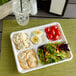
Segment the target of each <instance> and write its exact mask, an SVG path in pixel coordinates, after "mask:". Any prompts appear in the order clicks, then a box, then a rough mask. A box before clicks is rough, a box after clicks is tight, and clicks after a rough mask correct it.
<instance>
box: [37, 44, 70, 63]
mask: <svg viewBox="0 0 76 76" xmlns="http://www.w3.org/2000/svg"><path fill="white" fill-rule="evenodd" d="M66 45H67V44H65V43H48V44H46V45H43V46H40V47H39V48H38V51H37V54H38V57H39V59H40V63H42V64H48V63H53V62H58V61H60V60H64V59H66V58H68V57H70V53H68V52H69V51H68V50H69V48H68V46H67V48H66ZM63 47H64V48H66V49H64V48H63ZM67 49H68V50H67Z"/></svg>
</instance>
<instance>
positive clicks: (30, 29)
mask: <svg viewBox="0 0 76 76" xmlns="http://www.w3.org/2000/svg"><path fill="white" fill-rule="evenodd" d="M53 25H58V28H59V30H60V31H61V37H60V38H59V39H58V40H57V42H63V41H65V42H66V43H68V42H67V40H66V38H65V35H64V33H63V30H62V28H61V25H60V23H58V22H54V23H49V24H45V25H42V26H38V27H34V28H29V29H24V30H21V31H16V32H12V33H11V35H10V39H11V43H12V47H13V52H14V56H15V61H16V65H17V69H18V71H19V72H20V73H26V72H29V71H33V70H37V69H41V68H44V67H47V66H52V65H55V64H59V63H62V62H65V61H69V60H71V59H72V58H73V55H72V52H71V49H70V47H69V49H70V58H67V59H64V60H61V61H59V62H55V63H50V64H46V65H42V64H41V63H39V62H38V66H37V67H35V68H31V69H28V70H24V69H22V68H21V66H20V64H19V61H18V57H17V56H18V54H19V53H20V52H22V51H25V50H26V49H23V50H17V49H16V47H15V45H14V42H13V41H12V37H13V35H14V34H16V33H20V32H24V33H27V34H28V37H30V34H31V32H32V31H34V30H36V29H40V30H44V29H45V27H49V26H53ZM44 36H45V37H46V34H44ZM29 39H30V38H29ZM46 39H47V38H46ZM30 42H31V41H30ZM54 42H56V41H52V40H48V39H47V40H46V41H45V42H43V43H41V44H39V45H34V44H32V42H31V46H30V47H29V48H27V49H35V52H36V55H37V49H38V47H39V46H41V45H43V44H47V43H54ZM37 59H38V61H39V58H38V56H37Z"/></svg>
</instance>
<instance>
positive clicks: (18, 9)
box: [12, 0, 31, 26]
mask: <svg viewBox="0 0 76 76" xmlns="http://www.w3.org/2000/svg"><path fill="white" fill-rule="evenodd" d="M12 4H13V13H14V15H15V17H16V20H17V22H18V24H19V25H22V26H24V25H27V24H28V22H29V14H30V12H31V11H30V2H29V0H22V2H20V0H13V3H12ZM21 4H22V6H21Z"/></svg>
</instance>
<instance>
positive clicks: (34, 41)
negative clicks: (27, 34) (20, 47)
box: [31, 36, 40, 44]
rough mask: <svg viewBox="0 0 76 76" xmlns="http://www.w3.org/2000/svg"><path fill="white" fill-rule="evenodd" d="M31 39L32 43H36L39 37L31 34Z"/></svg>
mask: <svg viewBox="0 0 76 76" xmlns="http://www.w3.org/2000/svg"><path fill="white" fill-rule="evenodd" d="M31 41H32V42H33V43H34V44H38V43H39V42H40V38H39V37H38V36H33V37H32V39H31Z"/></svg>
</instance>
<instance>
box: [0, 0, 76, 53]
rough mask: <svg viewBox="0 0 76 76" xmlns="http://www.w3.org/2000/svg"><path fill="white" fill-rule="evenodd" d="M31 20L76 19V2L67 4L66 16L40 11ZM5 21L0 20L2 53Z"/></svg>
mask: <svg viewBox="0 0 76 76" xmlns="http://www.w3.org/2000/svg"><path fill="white" fill-rule="evenodd" d="M30 18H36V19H39V18H58V19H60V18H61V19H63V18H64V19H65V18H66V19H69V18H76V0H69V1H68V4H67V8H66V11H65V13H64V16H55V15H52V14H49V13H47V12H44V11H42V10H39V12H38V14H37V15H36V16H31V17H30ZM7 19H11V20H12V19H15V17H14V15H9V16H7V17H6V18H4V19H3V20H7ZM3 20H0V52H1V37H2V25H3Z"/></svg>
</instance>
